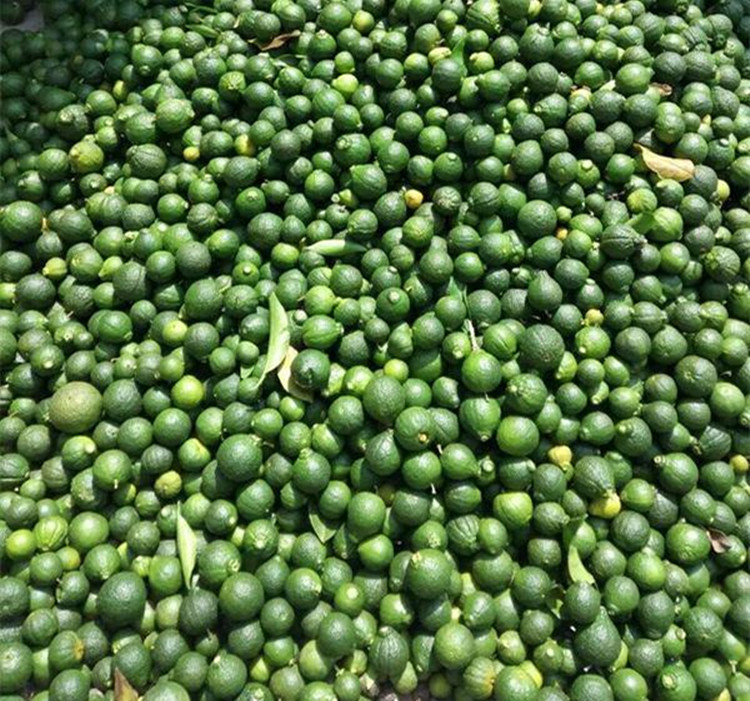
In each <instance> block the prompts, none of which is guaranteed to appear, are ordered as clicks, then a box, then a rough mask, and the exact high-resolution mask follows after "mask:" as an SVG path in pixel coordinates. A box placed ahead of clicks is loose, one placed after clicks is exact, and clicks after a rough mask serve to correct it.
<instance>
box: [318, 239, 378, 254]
mask: <svg viewBox="0 0 750 701" xmlns="http://www.w3.org/2000/svg"><path fill="white" fill-rule="evenodd" d="M307 250H308V251H312V252H313V253H319V254H320V255H321V256H345V255H347V253H362V252H364V251H366V250H367V249H366V248H365V247H364V246H362V245H360V244H358V243H354V241H347V240H346V239H323V240H322V241H316V242H315V243H313V244H310V245H309V246H307Z"/></svg>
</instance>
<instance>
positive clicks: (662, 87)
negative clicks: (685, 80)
mask: <svg viewBox="0 0 750 701" xmlns="http://www.w3.org/2000/svg"><path fill="white" fill-rule="evenodd" d="M651 87H652V88H656V89H657V90H658V91H659V94H660V95H663V96H664V97H669V96H670V95H671V94H672V86H671V85H669V84H668V83H651Z"/></svg>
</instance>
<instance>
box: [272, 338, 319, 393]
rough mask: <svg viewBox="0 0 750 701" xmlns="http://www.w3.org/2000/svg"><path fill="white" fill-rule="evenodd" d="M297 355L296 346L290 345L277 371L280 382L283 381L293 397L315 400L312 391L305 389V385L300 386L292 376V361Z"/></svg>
mask: <svg viewBox="0 0 750 701" xmlns="http://www.w3.org/2000/svg"><path fill="white" fill-rule="evenodd" d="M296 357H297V350H296V348H293V347H292V346H289V350H287V352H286V355H285V356H284V360H283V361H282V363H281V365H280V366H279V369H278V372H277V375H278V378H279V382H280V383H281V386H282V387H283V388H284V389H285V390H286V391H287V392H289V394H291V395H292V396H293V397H296V398H297V399H301V400H302V401H305V402H311V401H312V400H313V395H312V392H310V391H309V390H306V389H304V388H303V387H300V386H299V385H298V384H297V383H296V382H295V381H294V378H293V377H292V363H293V362H294V359H295V358H296Z"/></svg>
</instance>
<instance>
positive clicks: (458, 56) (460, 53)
mask: <svg viewBox="0 0 750 701" xmlns="http://www.w3.org/2000/svg"><path fill="white" fill-rule="evenodd" d="M465 46H466V37H461V38H460V39H459V40H458V41H457V42H456V45H455V46H454V47H453V50H452V51H451V58H452V59H453V60H454V61H456V62H457V63H458V64H459V65H460V66H461V68H463V69H464V70H466V57H465V56H464V47H465Z"/></svg>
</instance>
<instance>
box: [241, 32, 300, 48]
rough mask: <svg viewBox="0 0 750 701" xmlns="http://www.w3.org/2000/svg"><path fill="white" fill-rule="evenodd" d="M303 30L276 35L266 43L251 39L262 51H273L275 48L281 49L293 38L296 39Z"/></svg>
mask: <svg viewBox="0 0 750 701" xmlns="http://www.w3.org/2000/svg"><path fill="white" fill-rule="evenodd" d="M300 34H302V32H300V30H299V29H295V30H294V31H293V32H286V33H285V34H279V35H278V36H275V37H274V38H273V39H271V41H269V42H268V43H266V44H259V43H258V40H257V39H251V40H250V43H251V44H255V46H257V47H258V48H259V49H260V50H261V51H273V49H280V48H281V47H282V46H284V44H287V43H289V42H290V41H291V40H292V39H296V38H297V37H298V36H299V35H300Z"/></svg>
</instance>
